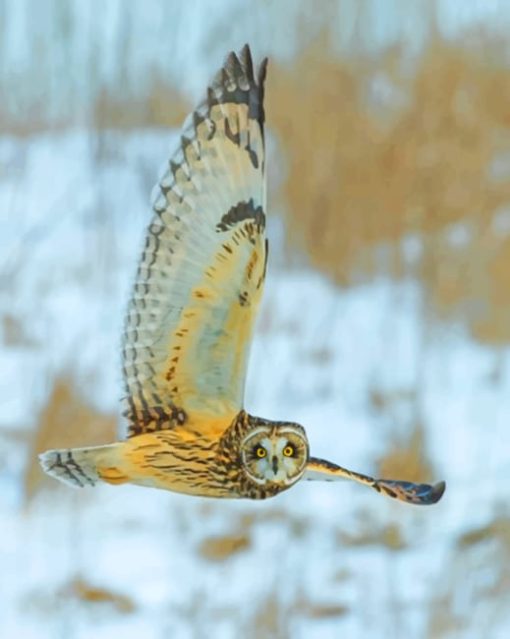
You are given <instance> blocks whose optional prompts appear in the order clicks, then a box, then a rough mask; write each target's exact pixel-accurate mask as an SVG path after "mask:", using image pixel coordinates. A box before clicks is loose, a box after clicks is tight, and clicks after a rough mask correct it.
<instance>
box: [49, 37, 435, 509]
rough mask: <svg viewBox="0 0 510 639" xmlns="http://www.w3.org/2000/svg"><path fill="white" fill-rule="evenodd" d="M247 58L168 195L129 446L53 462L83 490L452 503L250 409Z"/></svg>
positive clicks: (136, 309) (253, 243)
mask: <svg viewBox="0 0 510 639" xmlns="http://www.w3.org/2000/svg"><path fill="white" fill-rule="evenodd" d="M266 67H267V59H266V60H263V61H262V63H261V64H260V66H259V67H258V69H255V68H254V66H253V63H252V57H251V53H250V49H249V47H248V45H246V46H245V47H244V48H243V49H242V50H241V51H240V53H239V54H238V55H236V54H235V53H234V52H232V53H230V54H229V55H228V57H227V59H226V61H225V63H224V65H223V66H222V68H221V69H220V70H219V73H218V74H217V75H216V77H215V78H214V80H213V82H212V83H211V85H210V87H209V88H208V90H207V96H206V98H205V100H204V101H203V102H202V103H201V104H200V105H199V106H198V108H197V109H196V110H195V111H194V112H193V113H192V114H191V116H189V117H188V119H187V120H186V122H185V124H184V127H183V131H182V136H181V138H180V143H179V145H178V150H177V152H176V153H175V155H174V156H173V157H172V159H171V160H170V161H169V163H168V166H167V170H166V172H165V174H164V175H163V178H162V179H161V181H160V182H159V185H158V193H157V197H156V199H155V202H154V205H153V209H154V211H153V216H152V220H151V222H150V224H149V226H148V229H147V234H146V237H145V245H144V248H143V252H142V256H141V260H140V263H139V266H138V271H137V274H136V278H135V284H134V287H133V292H132V297H131V300H130V303H129V306H128V310H127V315H126V321H125V331H124V337H123V349H122V355H123V357H122V366H123V379H124V384H125V399H124V400H123V402H124V407H123V408H124V415H125V417H126V420H127V423H128V436H127V438H126V439H125V440H124V441H120V442H116V443H112V444H107V445H104V446H96V447H87V448H73V449H68V450H50V451H47V452H45V453H43V454H42V455H41V456H40V461H41V465H42V468H43V469H44V470H45V471H46V472H47V473H48V474H49V475H52V476H53V477H56V478H57V479H59V480H61V481H63V482H65V483H67V484H70V485H71V486H88V485H90V486H94V485H95V484H96V483H97V482H106V483H107V484H124V483H131V484H137V485H141V486H148V487H152V488H163V489H166V490H171V491H176V492H179V493H184V494H188V495H198V496H202V497H219V498H249V499H265V498H267V497H272V496H274V495H277V494H278V493H280V492H282V491H284V490H287V489H288V488H290V487H291V486H293V485H294V484H296V483H297V482H299V481H300V480H302V479H311V480H322V481H333V480H338V479H351V480H354V481H356V482H359V483H361V484H365V485H366V486H370V487H371V488H374V489H375V490H376V491H378V492H380V493H383V494H385V495H388V496H389V497H393V498H395V499H399V500H401V501H404V502H408V503H412V504H433V503H435V502H437V501H438V500H439V499H440V498H441V496H442V494H443V492H444V489H445V484H444V482H439V483H437V484H436V485H434V486H430V485H428V484H414V483H410V482H407V481H397V480H388V479H374V478H372V477H369V476H367V475H362V474H360V473H356V472H353V471H351V470H347V469H346V468H342V467H341V466H337V465H336V464H333V463H331V462H329V461H325V460H322V459H318V458H315V457H311V456H310V450H309V444H308V439H307V436H306V432H305V430H304V428H303V427H302V426H300V425H299V424H295V423H292V422H281V421H272V420H270V419H264V418H261V417H255V416H253V415H250V414H249V413H247V412H246V411H245V410H244V408H243V398H244V385H245V379H246V369H247V363H248V353H249V349H250V342H251V339H252V334H253V325H254V322H255V318H256V314H257V309H258V307H259V304H260V299H261V296H262V290H263V286H264V279H265V276H266V266H267V257H268V243H267V239H266V237H265V228H266V165H265V144H264V81H265V77H266Z"/></svg>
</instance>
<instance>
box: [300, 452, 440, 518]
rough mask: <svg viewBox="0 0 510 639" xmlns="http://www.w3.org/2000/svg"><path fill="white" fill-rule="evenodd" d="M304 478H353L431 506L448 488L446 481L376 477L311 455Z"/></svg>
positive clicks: (386, 492)
mask: <svg viewBox="0 0 510 639" xmlns="http://www.w3.org/2000/svg"><path fill="white" fill-rule="evenodd" d="M304 479H307V480H311V481H338V480H341V479H352V480H354V481H357V482H359V483H360V484H365V486H370V487H371V488H374V489H375V490H377V492H378V493H383V494H384V495H388V497H393V499H399V500H400V501H405V502H406V503H408V504H417V505H420V506H429V505H430V504H435V503H436V502H438V501H439V500H440V499H441V497H442V496H443V493H444V491H445V488H446V484H445V483H444V481H440V482H438V483H437V484H434V485H433V486H430V485H429V484H413V483H412V482H410V481H400V480H395V479H374V478H373V477H369V476H368V475H362V474H361V473H355V472H354V471H352V470H347V469H346V468H342V467H341V466H337V465H336V464H332V463H331V462H329V461H326V460H325V459H317V458H315V457H311V458H310V459H309V460H308V464H307V466H306V471H305V476H304Z"/></svg>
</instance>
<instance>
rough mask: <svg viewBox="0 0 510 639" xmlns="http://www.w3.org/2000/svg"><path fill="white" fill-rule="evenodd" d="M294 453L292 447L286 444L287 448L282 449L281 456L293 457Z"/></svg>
mask: <svg viewBox="0 0 510 639" xmlns="http://www.w3.org/2000/svg"><path fill="white" fill-rule="evenodd" d="M294 453H295V449H294V446H291V445H290V444H287V446H285V448H284V449H283V454H284V455H285V457H293V456H294Z"/></svg>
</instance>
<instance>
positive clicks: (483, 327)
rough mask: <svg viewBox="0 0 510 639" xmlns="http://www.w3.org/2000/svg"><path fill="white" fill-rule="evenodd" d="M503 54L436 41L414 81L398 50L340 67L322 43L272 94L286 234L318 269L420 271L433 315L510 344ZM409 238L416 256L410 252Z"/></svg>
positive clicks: (508, 133) (507, 92)
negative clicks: (405, 245)
mask: <svg viewBox="0 0 510 639" xmlns="http://www.w3.org/2000/svg"><path fill="white" fill-rule="evenodd" d="M467 41H468V42H469V39H467ZM486 41H487V42H490V41H489V36H487V39H486ZM498 46H499V45H498V43H495V44H493V46H492V47H487V48H486V49H485V50H483V49H482V48H477V49H473V48H469V46H467V45H466V46H462V45H459V44H448V43H446V42H444V41H443V40H441V39H440V38H439V37H438V36H435V37H434V38H433V39H432V40H431V41H430V43H429V45H428V47H427V49H426V51H425V52H424V54H423V56H422V57H421V58H420V59H419V61H418V62H417V63H416V66H415V68H414V70H413V71H412V72H409V71H408V70H407V71H404V68H405V67H404V64H403V60H402V58H401V56H400V53H399V52H398V51H394V50H392V51H389V52H388V53H387V54H386V55H384V56H380V57H378V58H370V59H368V58H366V59H360V58H355V59H349V60H343V61H341V60H338V59H335V58H334V56H332V54H331V51H330V50H329V47H328V46H327V45H324V42H323V41H320V42H318V43H316V44H315V45H313V46H312V47H311V48H310V49H309V50H307V51H306V52H305V53H304V54H303V55H301V56H300V58H299V59H298V60H297V61H296V63H295V64H294V65H293V67H292V68H291V69H290V68H283V67H277V68H274V66H273V69H272V73H271V74H270V86H269V90H268V103H269V104H268V116H269V121H270V123H271V124H272V126H273V127H274V128H275V130H276V133H277V136H278V138H279V141H280V143H281V146H282V148H283V151H284V154H285V159H286V161H287V162H288V169H289V175H288V179H287V181H286V183H285V186H284V196H285V200H286V204H287V210H288V228H289V234H290V236H291V238H292V240H293V241H294V242H297V243H298V244H299V245H301V246H303V247H304V248H305V250H306V252H307V254H308V255H309V256H310V259H311V261H312V263H313V265H315V266H316V267H317V268H319V269H321V270H322V271H324V272H325V273H327V274H328V275H330V276H332V277H333V278H334V279H335V280H336V281H337V282H339V283H341V284H350V283H354V282H356V281H358V280H359V279H360V278H367V277H369V276H371V275H373V274H388V275H392V276H394V277H400V276H402V275H411V276H415V277H417V278H418V280H419V281H421V282H422V283H423V285H424V287H425V290H426V291H427V298H428V300H429V302H430V304H431V306H432V308H434V309H435V310H436V311H437V312H438V313H439V314H440V315H446V316H451V315H452V314H455V315H456V316H457V318H460V319H463V320H465V321H466V323H467V325H468V327H469V329H470V330H471V331H472V333H473V334H474V336H475V337H476V338H478V339H480V340H483V341H489V342H506V341H508V340H509V339H510V329H509V327H510V322H509V321H508V319H509V318H508V310H507V309H508V305H509V302H510V298H509V293H508V286H507V285H506V283H505V274H506V273H507V272H508V269H509V267H510V243H509V242H508V240H507V239H506V237H505V233H504V232H503V233H502V232H498V228H497V223H496V222H497V220H498V215H499V217H500V218H503V219H502V222H501V224H500V226H501V225H502V224H503V225H504V222H505V219H506V218H505V207H507V206H508V204H509V203H510V128H509V127H510V117H509V115H508V113H509V111H508V103H509V101H510V82H509V81H508V79H509V71H508V70H507V69H506V68H505V67H504V66H502V65H501V66H499V65H498V64H497V63H495V62H494V60H497V59H501V60H503V59H505V57H504V55H503V52H504V51H503V47H502V46H501V47H500V49H498ZM498 52H499V54H500V55H499V56H498V55H497V53H498ZM411 234H412V235H413V236H414V237H415V238H416V239H417V241H418V243H419V245H420V247H421V255H420V256H419V258H418V259H416V260H414V261H412V260H409V259H407V258H406V257H405V255H404V253H403V251H402V241H403V240H404V239H405V238H406V237H409V236H410V235H411ZM382 246H384V247H385V249H386V250H385V251H384V252H381V250H380V249H381V247H382Z"/></svg>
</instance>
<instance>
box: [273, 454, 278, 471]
mask: <svg viewBox="0 0 510 639" xmlns="http://www.w3.org/2000/svg"><path fill="white" fill-rule="evenodd" d="M271 465H272V467H273V473H274V474H275V475H276V474H277V473H278V457H277V456H276V455H273V459H272V464H271Z"/></svg>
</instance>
